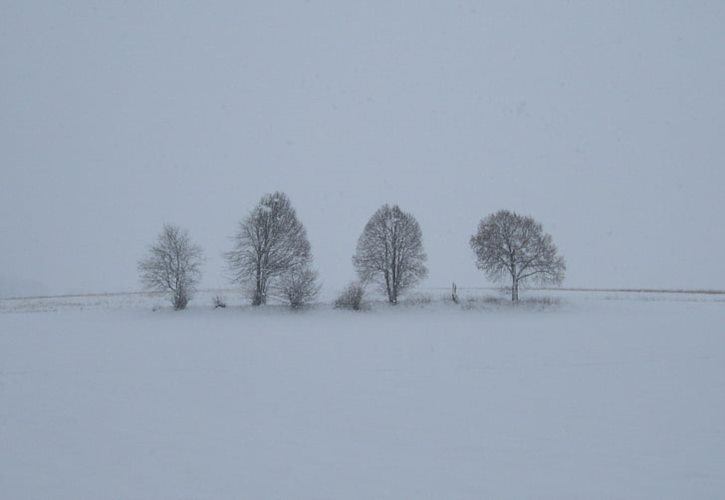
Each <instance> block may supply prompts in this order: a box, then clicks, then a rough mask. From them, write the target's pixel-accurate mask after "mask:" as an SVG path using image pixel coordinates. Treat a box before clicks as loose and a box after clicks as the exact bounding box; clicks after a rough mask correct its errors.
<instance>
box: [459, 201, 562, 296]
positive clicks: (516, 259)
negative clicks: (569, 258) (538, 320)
mask: <svg viewBox="0 0 725 500" xmlns="http://www.w3.org/2000/svg"><path fill="white" fill-rule="evenodd" d="M470 244H471V248H472V249H473V251H474V252H475V254H476V266H477V267H478V268H479V269H481V270H482V271H483V272H484V273H486V277H487V278H488V279H489V280H491V281H494V282H499V281H502V280H504V279H506V278H507V277H510V278H511V300H513V301H514V302H516V301H518V300H519V287H520V286H522V285H524V284H526V283H528V282H532V283H536V284H539V285H545V284H555V285H558V284H560V283H561V282H562V281H563V280H564V273H565V271H566V264H565V262H564V258H563V257H562V256H560V255H559V253H558V250H557V248H556V245H554V243H553V241H552V239H551V236H550V235H549V234H546V233H544V231H543V229H542V227H541V224H539V223H538V222H536V221H535V220H534V219H533V218H531V217H527V216H523V215H519V214H517V213H514V212H509V211H508V210H500V211H498V212H496V213H494V214H491V215H488V216H487V217H486V218H484V219H482V220H481V222H480V223H479V225H478V231H477V232H476V234H474V235H473V236H471V241H470Z"/></svg>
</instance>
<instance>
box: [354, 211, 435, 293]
mask: <svg viewBox="0 0 725 500" xmlns="http://www.w3.org/2000/svg"><path fill="white" fill-rule="evenodd" d="M426 258H427V257H426V254H425V252H424V251H423V234H422V232H421V230H420V226H419V225H418V221H416V220H415V217H413V216H412V215H411V214H409V213H406V212H403V211H402V210H401V209H400V207H398V206H397V205H394V206H392V207H391V206H390V205H387V204H386V205H383V206H382V207H380V208H379V209H378V210H377V212H375V213H374V214H373V216H372V217H371V218H370V220H369V221H368V223H367V224H366V225H365V229H363V232H362V234H361V235H360V238H359V239H358V242H357V251H356V252H355V255H354V257H353V259H352V260H353V265H354V266H355V270H356V271H357V273H358V276H359V277H360V281H362V282H363V283H369V282H374V283H377V284H378V285H379V286H380V287H381V289H382V290H383V291H384V292H385V293H386V294H387V296H388V301H389V302H390V303H391V304H397V302H398V295H399V294H400V293H401V292H403V291H404V290H405V289H407V288H410V287H412V286H414V285H416V284H417V283H418V282H419V281H420V280H421V279H423V278H425V277H426V276H427V274H428V269H427V268H426V267H425V261H426Z"/></svg>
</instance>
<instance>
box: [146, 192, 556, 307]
mask: <svg viewBox="0 0 725 500" xmlns="http://www.w3.org/2000/svg"><path fill="white" fill-rule="evenodd" d="M470 246H471V249H472V250H473V252H474V254H475V256H476V266H477V267H478V268H479V269H480V270H482V271H483V272H484V274H485V276H486V278H488V279H489V280H490V281H493V282H496V283H500V282H503V281H509V282H510V283H511V286H510V288H511V300H512V301H514V302H517V301H518V300H519V290H520V288H521V287H522V286H525V285H527V284H529V283H534V284H538V285H544V284H557V285H558V284H560V283H561V282H562V281H563V279H564V273H565V271H566V264H565V262H564V258H563V257H562V256H561V255H560V254H559V251H558V249H557V248H556V245H554V243H553V241H552V238H551V236H550V235H549V234H547V233H544V231H543V228H542V226H541V224H540V223H538V222H536V221H535V220H534V219H533V218H532V217H528V216H522V215H519V214H517V213H514V212H509V211H507V210H500V211H498V212H496V213H493V214H490V215H488V216H486V217H484V218H483V219H482V220H481V221H480V223H479V225H478V229H477V231H476V233H475V234H473V236H471V238H470ZM225 259H226V262H227V266H228V269H229V272H230V277H231V281H232V282H233V283H235V284H236V285H238V286H239V287H240V288H242V290H244V292H245V293H246V294H247V295H248V296H249V299H250V303H251V304H252V305H253V306H259V305H263V304H266V303H267V300H268V299H269V298H270V297H274V298H276V299H281V300H284V301H286V302H287V303H288V304H289V305H290V307H291V308H293V309H298V308H301V307H303V306H305V305H307V304H310V303H312V302H314V300H315V299H316V298H317V296H318V294H319V292H320V288H321V285H320V283H319V280H318V274H317V271H316V270H315V269H314V267H313V259H312V247H311V245H310V242H309V240H308V239H307V231H306V230H305V227H304V225H303V224H302V222H300V220H299V219H298V218H297V213H296V212H295V209H294V208H293V207H292V203H291V202H290V199H289V197H288V196H287V195H286V194H285V193H281V192H276V193H272V194H267V195H264V196H263V197H262V198H261V199H260V200H259V202H258V203H257V205H256V206H255V207H254V208H253V209H252V210H251V211H250V212H249V214H248V215H247V216H246V217H244V218H243V219H242V220H241V221H240V222H239V224H238V226H237V231H236V232H235V233H234V236H233V246H232V249H231V250H230V251H229V252H227V253H226V254H225ZM426 260H427V256H426V253H425V251H424V249H423V233H422V231H421V229H420V225H419V224H418V221H417V220H416V219H415V217H414V216H413V215H412V214H410V213H408V212H404V211H403V210H401V209H400V207H398V206H397V205H392V206H391V205H387V204H386V205H383V206H382V207H380V208H379V209H378V210H377V211H376V212H375V213H374V214H373V215H372V217H370V220H369V221H368V222H367V224H365V227H364V228H363V231H362V234H361V235H360V238H359V239H358V242H357V247H356V249H355V254H354V255H353V257H352V263H353V266H354V269H355V271H356V273H357V276H358V279H359V281H358V282H353V283H350V284H349V285H348V286H347V288H345V290H343V292H342V293H341V294H340V296H339V297H338V299H337V300H336V301H335V306H336V307H342V308H349V309H355V310H357V309H360V308H361V304H362V298H363V294H364V292H365V289H366V288H367V287H368V286H374V287H376V288H377V289H378V290H379V291H381V292H382V293H384V294H385V296H386V297H387V300H388V302H389V303H390V304H397V302H398V298H399V297H400V295H401V294H403V293H404V292H405V291H406V290H408V289H410V288H413V287H415V286H416V285H417V284H418V283H419V282H420V281H421V280H422V279H424V278H425V277H426V276H427V275H428V269H427V267H426V265H425V262H426ZM202 264H203V254H202V249H201V247H200V246H199V245H198V244H196V243H194V242H193V241H192V240H191V239H190V237H189V234H188V232H187V231H186V230H184V229H181V228H180V227H178V226H175V225H172V224H165V225H164V226H163V228H162V230H161V233H160V234H159V235H158V237H157V239H156V242H155V243H154V244H152V245H151V246H150V247H149V251H148V254H147V255H146V257H144V258H143V259H141V260H140V261H139V263H138V269H139V273H140V277H141V283H142V284H143V285H144V287H145V288H146V289H148V290H153V291H157V292H163V293H166V294H168V296H169V299H170V301H171V303H172V305H173V307H174V309H177V310H179V309H184V308H185V307H186V306H187V304H188V303H189V301H190V300H191V298H192V297H193V295H194V292H195V291H196V289H197V287H198V284H199V282H200V280H201V266H202ZM452 298H453V300H454V301H457V300H458V299H457V292H456V289H455V285H454V289H453V293H452Z"/></svg>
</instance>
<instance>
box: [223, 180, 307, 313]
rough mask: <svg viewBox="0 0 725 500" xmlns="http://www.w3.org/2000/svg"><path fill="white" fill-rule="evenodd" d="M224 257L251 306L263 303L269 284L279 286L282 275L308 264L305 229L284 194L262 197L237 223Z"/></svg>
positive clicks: (298, 269)
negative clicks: (247, 291)
mask: <svg viewBox="0 0 725 500" xmlns="http://www.w3.org/2000/svg"><path fill="white" fill-rule="evenodd" d="M226 257H227V262H228V264H229V269H230V270H231V272H232V279H233V281H234V282H236V283H239V284H241V285H243V286H246V287H248V289H249V290H250V291H251V295H252V304H253V305H261V304H265V303H266V302H267V297H268V294H269V292H270V286H275V285H280V284H281V283H280V279H281V278H282V277H283V276H285V275H286V274H289V273H291V272H295V271H300V270H302V269H306V268H307V267H309V265H310V263H311V261H312V253H311V249H310V243H309V241H308V240H307V232H306V231H305V228H304V226H303V225H302V223H301V222H300V221H299V220H298V219H297V214H296V213H295V209H294V208H292V204H291V203H290V200H289V198H288V197H287V195H286V194H284V193H280V192H276V193H273V194H267V195H264V196H263V197H262V199H261V200H260V201H259V203H258V204H257V206H256V207H255V208H254V209H253V210H252V211H251V213H250V214H249V215H248V216H247V217H246V218H245V219H244V220H242V221H241V222H240V223H239V228H238V230H237V233H236V234H235V235H234V248H233V249H232V251H231V252H228V253H227V254H226ZM283 293H284V292H283Z"/></svg>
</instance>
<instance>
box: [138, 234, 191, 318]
mask: <svg viewBox="0 0 725 500" xmlns="http://www.w3.org/2000/svg"><path fill="white" fill-rule="evenodd" d="M202 262H203V257H202V250H201V247H200V246H199V245H196V244H194V243H193V242H192V241H191V238H189V233H188V232H187V231H186V230H182V229H181V228H179V226H175V225H172V224H165V225H164V227H163V229H162V230H161V233H160V234H159V236H158V239H157V240H156V243H154V244H153V245H151V247H150V248H149V254H148V256H147V257H146V258H144V259H142V260H141V261H139V263H138V270H139V273H140V274H141V282H142V283H143V285H144V287H145V288H146V289H149V290H155V291H158V292H168V293H169V294H170V295H171V303H172V304H173V306H174V309H176V310H179V309H184V308H185V307H186V305H187V304H188V303H189V300H191V298H192V296H193V294H194V291H195V290H196V286H197V285H198V283H199V281H200V279H201V265H202Z"/></svg>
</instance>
